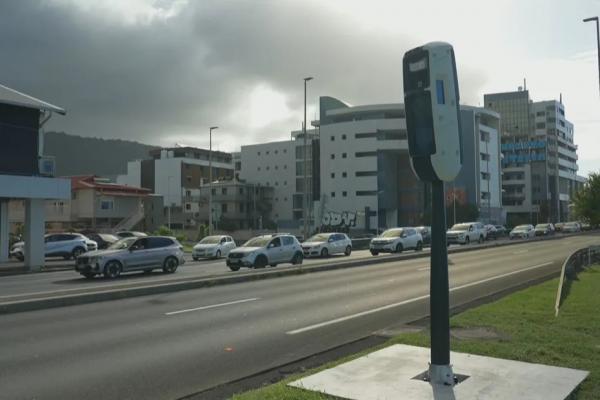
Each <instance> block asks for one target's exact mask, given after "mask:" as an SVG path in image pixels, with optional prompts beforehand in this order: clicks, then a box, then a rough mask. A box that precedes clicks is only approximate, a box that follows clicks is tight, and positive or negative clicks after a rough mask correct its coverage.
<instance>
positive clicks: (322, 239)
mask: <svg viewBox="0 0 600 400" xmlns="http://www.w3.org/2000/svg"><path fill="white" fill-rule="evenodd" d="M302 251H303V252H304V257H327V256H329V255H331V254H345V255H347V256H349V255H350V253H352V240H350V238H349V237H348V236H347V235H346V234H345V233H318V234H316V235H314V236H313V237H311V238H309V239H308V240H307V241H306V242H304V243H302Z"/></svg>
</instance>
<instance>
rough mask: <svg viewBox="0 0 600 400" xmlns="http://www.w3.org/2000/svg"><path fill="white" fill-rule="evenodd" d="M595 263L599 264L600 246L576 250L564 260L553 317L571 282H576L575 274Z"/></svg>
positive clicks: (556, 313)
mask: <svg viewBox="0 0 600 400" xmlns="http://www.w3.org/2000/svg"><path fill="white" fill-rule="evenodd" d="M597 263H600V246H589V247H585V248H583V249H579V250H576V251H574V252H573V253H571V255H570V256H569V257H568V258H567V259H566V260H565V262H564V263H563V266H562V269H561V272H560V279H559V282H558V290H557V293H556V303H555V305H554V316H555V317H558V311H559V309H560V306H561V305H562V303H563V302H564V300H565V299H566V298H567V296H568V295H569V291H570V288H571V284H572V282H573V281H575V280H577V274H578V273H579V272H581V271H583V270H584V269H585V268H586V267H589V266H590V265H593V264H597Z"/></svg>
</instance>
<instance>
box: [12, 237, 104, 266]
mask: <svg viewBox="0 0 600 400" xmlns="http://www.w3.org/2000/svg"><path fill="white" fill-rule="evenodd" d="M97 249H98V244H97V243H96V242H95V241H93V240H90V239H88V238H87V237H85V236H83V235H82V234H80V233H53V234H49V235H46V236H45V237H44V254H45V256H46V257H63V258H64V259H65V260H68V259H71V258H77V257H78V256H80V255H81V254H83V253H86V252H88V251H94V250H97ZM10 255H11V256H12V257H15V258H16V259H18V260H20V261H23V260H24V259H25V242H17V243H15V244H14V245H13V246H12V248H11V249H10Z"/></svg>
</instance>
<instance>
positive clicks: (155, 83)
mask: <svg viewBox="0 0 600 400" xmlns="http://www.w3.org/2000/svg"><path fill="white" fill-rule="evenodd" d="M598 14H600V0H570V1H566V0H528V1H518V0H514V1H513V0H497V1H493V2H492V1H481V0H473V1H466V0H464V1H463V0H455V1H429V0H419V1H405V0H389V1H384V0H369V1H364V0H253V1H250V0H238V1H233V0H196V1H195V0H187V1H186V0H172V1H169V0H37V1H35V0H20V1H2V2H1V3H0V54H1V55H2V57H1V60H2V63H1V64H0V83H2V84H4V85H7V86H9V87H12V88H15V89H17V90H21V91H23V92H25V93H28V94H31V95H33V96H36V97H39V98H41V99H43V100H46V101H49V102H51V103H54V104H57V105H59V106H62V107H64V108H66V109H67V111H68V115H67V116H66V117H60V116H56V117H55V118H53V120H52V121H51V122H50V124H49V126H48V129H50V130H59V131H65V132H67V133H72V134H78V135H82V136H96V137H104V138H123V139H130V140H137V141H140V142H144V143H148V144H157V145H163V146H172V145H174V144H175V143H182V144H188V145H196V146H207V144H208V134H207V132H208V127H209V126H211V125H219V126H220V127H221V129H220V130H219V131H218V134H217V137H215V138H214V144H215V146H216V147H217V148H219V149H221V150H228V151H233V150H237V149H239V147H240V145H242V144H248V143H256V142H263V141H268V140H277V139H284V138H287V137H289V133H290V131H291V130H293V129H298V128H300V126H301V125H300V124H301V119H302V101H303V91H302V90H303V88H302V78H303V77H305V76H314V77H315V79H314V80H313V81H311V82H310V84H309V96H308V99H309V118H311V119H312V118H314V117H315V116H316V115H315V110H316V107H315V105H316V102H317V99H318V96H320V95H330V96H334V97H337V98H339V99H341V100H344V101H346V102H349V103H351V104H354V105H359V104H369V103H387V102H401V101H402V83H401V80H402V79H401V78H402V67H401V60H402V55H403V54H404V52H405V51H407V50H409V49H410V48H412V47H415V46H418V45H420V44H422V43H424V42H428V41H432V40H443V41H447V42H450V43H452V44H453V45H454V47H455V52H456V55H457V61H458V69H459V81H460V82H459V83H460V86H461V102H462V103H463V104H470V105H480V104H481V103H482V101H483V94H484V93H488V92H500V91H510V90H516V88H517V87H518V86H520V85H522V82H523V78H527V87H528V89H529V90H530V94H531V96H532V98H533V100H534V101H538V100H549V99H558V98H559V95H560V94H561V93H562V95H563V100H564V103H565V107H566V113H567V118H568V119H570V120H571V121H572V122H573V123H574V124H575V141H576V143H577V144H579V157H580V160H579V163H580V173H582V174H587V172H589V171H591V170H596V171H597V170H599V169H600V146H598V144H599V143H600V140H599V139H598V138H599V137H600V95H599V90H598V69H597V61H596V54H597V53H596V41H595V30H594V26H593V25H592V24H591V23H587V24H584V23H582V22H581V20H582V18H585V17H589V16H594V15H598Z"/></svg>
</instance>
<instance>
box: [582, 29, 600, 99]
mask: <svg viewBox="0 0 600 400" xmlns="http://www.w3.org/2000/svg"><path fill="white" fill-rule="evenodd" d="M591 21H594V22H596V43H597V45H598V87H599V88H600V23H599V22H598V17H591V18H586V19H584V20H583V22H591Z"/></svg>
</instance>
